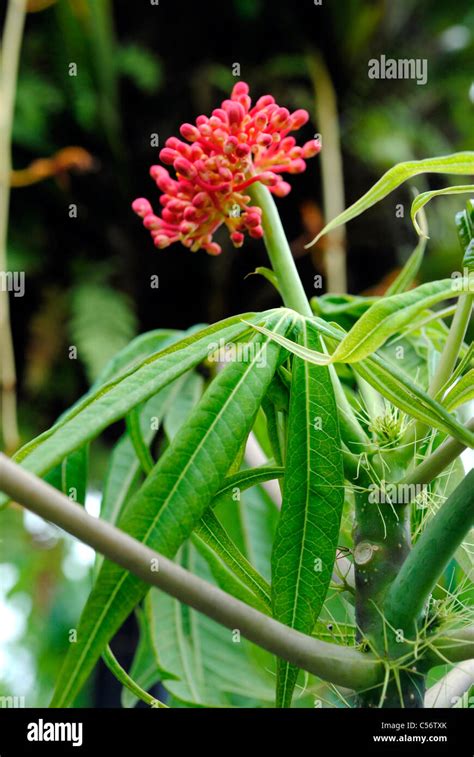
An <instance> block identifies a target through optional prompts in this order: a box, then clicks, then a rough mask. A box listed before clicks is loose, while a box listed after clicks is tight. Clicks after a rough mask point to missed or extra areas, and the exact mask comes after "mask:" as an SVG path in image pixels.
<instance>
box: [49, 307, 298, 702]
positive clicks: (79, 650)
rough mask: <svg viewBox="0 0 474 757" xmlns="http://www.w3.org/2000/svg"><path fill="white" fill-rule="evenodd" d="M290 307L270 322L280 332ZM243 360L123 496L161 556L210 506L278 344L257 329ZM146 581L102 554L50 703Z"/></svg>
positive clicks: (74, 689)
mask: <svg viewBox="0 0 474 757" xmlns="http://www.w3.org/2000/svg"><path fill="white" fill-rule="evenodd" d="M291 322H292V317H291V314H289V313H288V311H285V310H283V311H281V312H280V313H279V314H278V315H276V314H275V316H274V318H273V321H272V325H273V327H274V328H275V330H276V331H278V330H282V331H285V330H286V329H287V328H288V326H289V324H290V323H291ZM252 347H253V350H248V351H247V352H248V353H249V356H250V359H249V360H248V361H247V362H243V361H242V362H233V363H229V364H228V365H227V366H226V367H225V368H224V369H223V370H222V371H221V372H220V373H219V374H218V375H217V377H216V378H215V379H214V381H213V382H212V383H211V384H210V386H209V388H208V389H207V391H206V393H205V394H204V396H203V398H202V400H201V402H200V403H199V405H198V406H197V407H196V409H195V410H194V412H193V413H192V415H191V417H190V418H189V421H188V422H187V423H186V425H185V426H183V427H182V428H181V429H180V431H179V432H178V433H177V435H176V437H175V439H174V442H173V443H172V445H170V447H168V448H167V450H166V451H165V453H164V454H163V455H162V457H161V458H160V459H159V461H158V463H157V464H156V465H155V467H154V468H153V471H152V472H151V474H150V475H149V477H148V478H147V480H146V481H145V483H144V484H143V486H142V487H141V488H140V490H139V491H138V492H137V494H136V495H135V496H134V497H133V499H132V500H131V501H130V502H129V504H128V506H127V507H126V510H125V512H124V514H123V516H122V518H121V519H120V521H119V524H118V525H119V527H120V528H121V529H122V530H124V531H126V532H127V533H129V534H131V535H132V536H133V537H135V538H136V539H138V540H139V541H141V542H143V543H144V544H146V545H147V546H149V547H151V548H152V549H155V550H157V551H158V552H161V553H163V554H164V555H165V556H167V557H171V556H173V555H174V554H176V552H177V550H178V548H179V547H180V546H181V544H182V543H183V542H184V541H185V540H186V539H187V538H188V537H189V536H190V535H191V533H192V531H193V529H194V528H195V527H196V525H197V523H198V522H199V520H200V518H201V517H202V515H203V514H204V512H205V511H206V509H207V508H208V507H209V506H210V504H211V502H212V499H213V497H214V496H215V494H216V493H217V491H218V490H219V488H220V486H221V485H222V483H223V481H224V478H225V475H226V473H227V471H228V470H229V468H230V466H231V464H232V462H233V460H234V458H235V456H236V455H237V453H238V451H239V449H240V447H241V445H242V442H243V440H244V439H245V438H246V436H247V435H248V433H249V431H250V429H251V427H252V425H253V422H254V419H255V416H256V414H257V410H258V407H259V405H260V402H261V400H262V398H263V396H264V395H265V393H266V391H267V389H268V385H269V383H270V381H271V379H272V376H273V373H274V371H275V370H276V366H277V364H278V358H279V352H280V350H279V348H278V347H277V346H276V345H275V344H274V343H273V341H272V340H271V339H269V338H264V339H262V338H261V337H260V336H258V338H257V339H254V340H253V342H252ZM147 590H148V586H147V585H146V584H145V583H144V582H143V581H141V580H139V579H138V578H136V577H135V576H133V575H131V574H130V573H128V571H125V570H123V569H122V568H120V567H119V566H117V565H115V564H113V563H111V562H109V561H104V564H103V566H102V569H101V572H100V574H99V576H98V579H97V581H96V584H95V586H94V588H93V590H92V592H91V594H90V596H89V599H88V601H87V604H86V606H85V608H84V611H83V613H82V616H81V620H80V624H79V629H78V642H77V643H76V644H73V645H71V648H70V650H69V653H68V655H67V658H66V661H65V664H64V667H63V669H62V671H61V674H60V677H59V680H58V684H57V688H56V692H55V695H54V698H53V706H56V707H61V706H67V705H68V704H70V703H71V702H72V700H73V699H74V697H75V696H76V694H77V693H78V691H79V690H80V688H81V686H82V685H83V683H84V682H85V680H86V678H87V677H88V676H89V674H90V673H91V671H92V669H93V667H94V665H95V663H96V661H97V659H98V657H99V655H100V654H101V652H102V650H103V648H104V647H105V645H106V644H107V643H108V641H109V640H110V638H111V637H112V636H113V634H114V633H115V632H116V631H117V629H118V628H119V627H120V625H121V624H122V623H123V621H124V620H125V618H126V617H127V615H128V614H129V613H130V612H131V611H132V610H133V608H134V607H135V606H136V605H137V603H138V602H139V601H140V599H141V598H142V597H143V596H144V595H145V594H146V592H147Z"/></svg>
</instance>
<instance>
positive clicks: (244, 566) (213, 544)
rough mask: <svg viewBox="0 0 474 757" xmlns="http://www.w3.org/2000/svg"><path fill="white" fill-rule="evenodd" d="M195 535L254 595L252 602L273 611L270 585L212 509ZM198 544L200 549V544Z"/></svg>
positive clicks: (262, 609) (264, 609)
mask: <svg viewBox="0 0 474 757" xmlns="http://www.w3.org/2000/svg"><path fill="white" fill-rule="evenodd" d="M193 535H194V536H195V537H197V540H198V541H199V542H204V544H206V545H207V546H208V547H209V548H210V549H212V551H213V552H215V553H216V555H217V556H218V557H219V558H220V560H221V562H222V563H223V564H224V565H225V566H226V567H227V568H228V569H229V570H230V571H231V572H232V573H233V575H234V576H235V577H236V578H238V579H239V581H240V582H241V583H242V584H243V585H244V586H245V588H246V589H247V590H248V591H249V592H251V593H252V594H253V595H254V597H255V598H256V600H257V603H256V602H255V601H254V602H253V603H252V604H253V605H254V606H257V605H258V609H259V610H261V611H262V612H267V613H271V595H270V586H269V585H268V583H267V582H266V581H265V579H264V578H262V576H261V575H260V574H259V573H258V571H257V570H255V568H253V567H252V565H251V564H250V563H249V561H248V560H247V559H246V558H245V557H244V555H243V554H242V553H241V552H240V551H239V549H238V548H237V547H236V545H235V544H234V542H233V541H232V539H231V538H230V537H229V534H228V533H227V532H226V530H225V528H223V526H222V525H221V523H220V522H219V520H218V518H217V517H216V516H215V514H214V513H213V511H212V510H208V511H207V513H205V514H204V515H203V517H202V518H201V520H200V521H199V523H198V525H197V527H196V529H195V530H194V534H193ZM196 546H197V548H198V549H199V544H196ZM222 588H224V587H222ZM230 593H234V592H232V591H231V592H230Z"/></svg>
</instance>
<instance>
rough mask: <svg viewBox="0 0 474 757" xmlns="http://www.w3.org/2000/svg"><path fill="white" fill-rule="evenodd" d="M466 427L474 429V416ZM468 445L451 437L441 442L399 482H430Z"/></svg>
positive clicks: (411, 483) (403, 483) (407, 483)
mask: <svg viewBox="0 0 474 757" xmlns="http://www.w3.org/2000/svg"><path fill="white" fill-rule="evenodd" d="M466 428H468V429H470V430H471V431H474V418H471V420H470V421H469V423H467V424H466ZM465 449H466V445H465V444H463V443H462V442H460V441H458V440H457V439H453V438H452V437H449V439H445V441H444V442H443V443H442V444H440V446H439V447H438V448H437V449H436V450H435V451H434V452H433V453H432V454H431V455H429V456H428V457H425V459H424V460H423V462H422V463H420V464H419V465H417V466H416V468H414V469H413V470H412V471H411V473H408V475H407V476H405V478H403V479H402V480H401V481H400V482H399V484H400V485H405V486H412V485H414V484H429V483H430V482H431V481H433V480H434V479H435V478H436V477H437V476H439V475H440V473H442V472H443V471H444V469H445V468H447V467H448V465H450V464H451V463H452V462H454V460H456V458H457V457H459V455H460V454H461V452H464V450H465Z"/></svg>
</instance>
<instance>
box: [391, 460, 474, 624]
mask: <svg viewBox="0 0 474 757" xmlns="http://www.w3.org/2000/svg"><path fill="white" fill-rule="evenodd" d="M473 525H474V471H471V472H470V473H469V474H468V475H467V476H466V477H465V478H464V480H463V481H462V482H461V483H460V484H459V486H457V488H456V489H455V490H454V492H453V493H452V494H451V495H450V496H449V497H448V499H447V500H446V502H445V504H444V505H443V506H442V507H441V509H440V510H439V511H438V513H437V514H436V515H435V517H434V518H433V520H432V521H431V522H430V523H429V524H428V526H427V527H426V529H425V530H424V531H423V533H422V535H421V536H420V538H419V539H418V541H417V543H416V544H415V546H414V548H413V550H412V551H411V553H410V554H409V556H408V558H407V559H406V561H405V563H404V564H403V566H402V568H401V570H400V572H399V574H398V576H397V577H396V579H395V581H394V582H393V585H392V586H391V588H390V591H389V592H388V595H387V599H386V601H385V605H384V611H385V616H386V619H387V622H388V623H389V624H390V625H391V626H393V627H394V628H397V629H402V630H403V632H404V633H405V634H410V635H412V634H413V633H414V631H415V627H416V624H417V623H418V622H419V621H420V619H421V618H422V615H423V612H424V609H425V605H426V602H427V600H428V598H429V596H430V594H431V592H432V590H433V588H434V586H435V585H436V582H437V580H438V578H439V576H440V575H441V573H442V572H443V570H444V569H445V568H446V566H447V565H448V563H449V561H450V560H451V558H452V556H453V554H454V553H455V551H456V549H457V548H458V547H459V545H460V544H461V542H462V541H463V539H464V538H465V536H466V534H467V532H468V531H469V530H470V528H472V526H473Z"/></svg>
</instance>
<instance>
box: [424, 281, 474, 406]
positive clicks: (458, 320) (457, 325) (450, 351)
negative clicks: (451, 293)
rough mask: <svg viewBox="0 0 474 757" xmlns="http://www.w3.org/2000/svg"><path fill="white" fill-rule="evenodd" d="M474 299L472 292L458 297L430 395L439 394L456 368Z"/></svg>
mask: <svg viewBox="0 0 474 757" xmlns="http://www.w3.org/2000/svg"><path fill="white" fill-rule="evenodd" d="M473 299H474V295H472V294H463V295H461V296H460V297H459V299H458V304H457V307H456V312H455V313H454V318H453V321H452V323H451V328H450V329H449V334H448V338H447V339H446V343H445V345H444V348H443V351H442V353H441V357H440V360H439V365H438V368H437V370H436V372H435V375H434V376H433V380H432V382H431V384H430V388H429V390H428V393H429V395H430V397H435V396H436V395H437V394H438V392H439V390H440V389H441V388H442V387H443V386H444V385H445V383H446V382H447V381H448V380H449V378H450V376H451V374H452V372H453V370H454V366H455V365H456V360H457V359H458V355H459V351H460V349H461V347H462V343H463V341H464V337H465V335H466V331H467V327H468V325H469V320H470V318H471V313H472V303H473Z"/></svg>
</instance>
